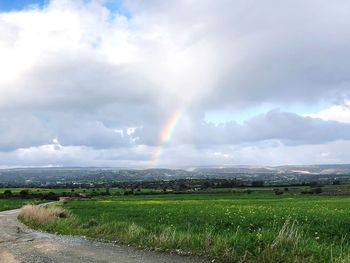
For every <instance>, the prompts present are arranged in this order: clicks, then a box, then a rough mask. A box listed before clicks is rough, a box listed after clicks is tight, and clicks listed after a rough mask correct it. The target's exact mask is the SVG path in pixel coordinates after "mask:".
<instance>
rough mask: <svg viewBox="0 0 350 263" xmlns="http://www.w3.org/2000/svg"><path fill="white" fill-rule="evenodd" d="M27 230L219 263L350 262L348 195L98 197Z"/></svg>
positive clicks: (68, 207)
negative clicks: (44, 231) (66, 214)
mask: <svg viewBox="0 0 350 263" xmlns="http://www.w3.org/2000/svg"><path fill="white" fill-rule="evenodd" d="M63 207H64V208H65V209H66V210H68V211H69V213H70V216H68V218H63V219H57V220H54V221H50V222H46V223H38V222H34V221H29V220H25V219H24V221H25V222H26V223H27V224H29V225H31V226H32V227H34V228H41V229H44V230H46V231H50V232H58V233H62V234H73V235H84V236H88V237H92V238H98V239H103V240H110V241H116V242H119V243H125V244H132V245H136V246H141V247H150V248H158V249H162V250H169V251H177V252H181V253H195V254H199V255H202V256H208V257H209V258H213V259H218V260H221V261H224V262H258V261H260V262H349V260H350V257H349V256H350V246H349V242H350V238H349V236H348V233H349V231H350V221H349V220H348V218H349V214H350V198H349V197H346V196H303V195H295V194H292V193H287V194H284V195H283V196H276V195H274V194H273V193H252V194H243V193H236V194H196V195H180V194H179V195H171V194H168V195H157V196H142V195H140V196H118V197H110V196H108V197H99V198H95V199H91V200H69V201H66V202H65V203H64V204H63Z"/></svg>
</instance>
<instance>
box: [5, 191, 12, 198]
mask: <svg viewBox="0 0 350 263" xmlns="http://www.w3.org/2000/svg"><path fill="white" fill-rule="evenodd" d="M12 196H13V194H12V192H11V190H5V192H4V197H5V198H10V197H12Z"/></svg>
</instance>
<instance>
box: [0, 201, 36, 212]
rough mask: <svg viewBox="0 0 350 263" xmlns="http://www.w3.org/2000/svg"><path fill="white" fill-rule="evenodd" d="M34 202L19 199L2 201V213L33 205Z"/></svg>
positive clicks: (0, 205) (0, 204) (0, 208)
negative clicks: (29, 204)
mask: <svg viewBox="0 0 350 263" xmlns="http://www.w3.org/2000/svg"><path fill="white" fill-rule="evenodd" d="M32 202H34V200H31V199H26V200H23V199H19V198H10V199H0V211H5V210H11V209H16V208H20V207H22V206H23V205H25V204H28V203H32Z"/></svg>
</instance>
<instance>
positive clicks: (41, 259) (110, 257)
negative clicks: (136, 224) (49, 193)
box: [0, 209, 209, 263]
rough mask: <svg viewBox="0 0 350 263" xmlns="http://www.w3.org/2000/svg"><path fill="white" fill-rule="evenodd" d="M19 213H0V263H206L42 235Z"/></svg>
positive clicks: (75, 239) (194, 259)
mask: <svg viewBox="0 0 350 263" xmlns="http://www.w3.org/2000/svg"><path fill="white" fill-rule="evenodd" d="M18 212H19V210H18V209H17V210H9V211H4V212H0V263H17V262H23V263H24V262H25V263H32V262H33V263H34V262H35V263H46V262H50V263H51V262H52V263H54V262H55V263H56V262H60V263H62V262H67V263H75V262H84V263H92V262H99V263H102V262H104V263H106V262H113V263H114V262H115V263H156V262H159V263H207V262H209V261H207V260H204V259H197V258H190V257H182V256H178V255H172V254H166V253H159V252H153V251H144V250H140V249H135V248H131V247H127V246H121V245H114V244H110V243H103V242H98V241H91V240H87V239H84V238H81V237H70V236H62V235H54V234H48V233H42V232H38V231H34V230H31V229H28V228H27V227H26V226H24V225H23V224H21V223H20V222H19V221H18V220H17V214H18Z"/></svg>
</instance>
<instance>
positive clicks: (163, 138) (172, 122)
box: [152, 109, 183, 167]
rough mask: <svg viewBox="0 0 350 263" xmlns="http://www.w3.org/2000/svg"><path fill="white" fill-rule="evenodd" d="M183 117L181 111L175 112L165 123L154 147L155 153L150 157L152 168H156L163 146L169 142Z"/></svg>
mask: <svg viewBox="0 0 350 263" xmlns="http://www.w3.org/2000/svg"><path fill="white" fill-rule="evenodd" d="M182 115H183V110H179V109H178V110H176V111H175V112H174V113H173V114H171V115H170V117H169V118H168V119H167V121H166V122H165V125H164V127H163V129H162V132H161V133H160V136H159V143H158V146H157V147H156V150H155V152H154V153H153V156H152V164H153V165H152V167H157V163H158V161H159V160H160V158H161V155H162V152H163V148H164V146H165V145H166V144H167V143H168V142H169V141H170V140H171V137H172V135H173V134H174V131H175V130H176V127H177V125H178V124H179V122H180V119H181V117H182Z"/></svg>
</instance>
